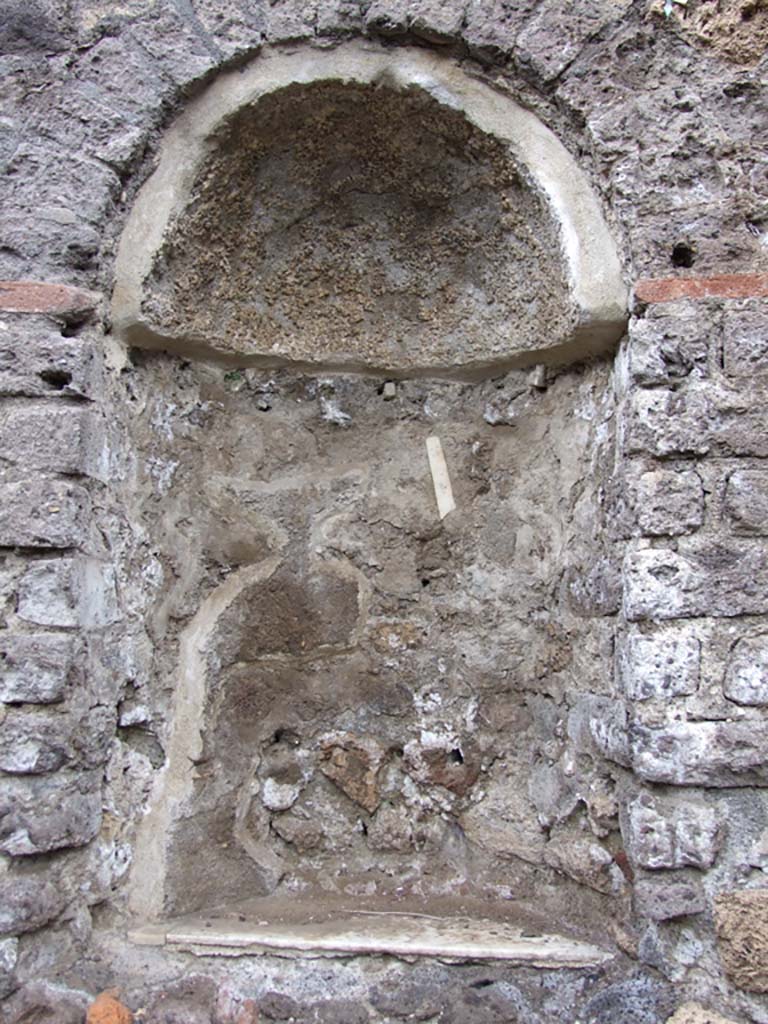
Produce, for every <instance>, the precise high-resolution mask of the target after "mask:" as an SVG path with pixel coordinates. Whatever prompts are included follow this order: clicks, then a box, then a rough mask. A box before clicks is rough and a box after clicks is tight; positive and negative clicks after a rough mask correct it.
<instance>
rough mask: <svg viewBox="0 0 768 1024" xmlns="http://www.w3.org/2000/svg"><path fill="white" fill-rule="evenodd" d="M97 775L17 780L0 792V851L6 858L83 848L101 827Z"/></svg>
mask: <svg viewBox="0 0 768 1024" xmlns="http://www.w3.org/2000/svg"><path fill="white" fill-rule="evenodd" d="M101 774H102V773H101V772H100V771H92V772H77V773H72V774H71V773H65V772H60V773H59V774H57V775H49V776H24V777H21V776H17V777H10V778H7V779H5V780H4V783H3V787H2V790H1V791H0V851H2V852H3V853H8V854H11V855H12V856H28V855H31V854H38V853H47V852H49V851H50V850H59V849H62V848H65V847H76V846H83V845H84V844H85V843H87V842H89V841H90V840H91V839H93V837H94V836H95V835H96V833H97V832H98V830H99V826H100V824H101Z"/></svg>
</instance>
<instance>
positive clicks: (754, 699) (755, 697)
mask: <svg viewBox="0 0 768 1024" xmlns="http://www.w3.org/2000/svg"><path fill="white" fill-rule="evenodd" d="M723 693H724V694H725V696H726V697H727V698H728V699H729V700H732V701H734V702H735V703H736V704H747V705H762V704H768V633H762V634H760V635H759V636H750V637H744V638H743V639H741V640H739V642H738V643H737V644H736V646H735V648H734V649H733V652H732V654H731V659H730V661H729V663H728V668H727V669H726V672H725V681H724V683H723Z"/></svg>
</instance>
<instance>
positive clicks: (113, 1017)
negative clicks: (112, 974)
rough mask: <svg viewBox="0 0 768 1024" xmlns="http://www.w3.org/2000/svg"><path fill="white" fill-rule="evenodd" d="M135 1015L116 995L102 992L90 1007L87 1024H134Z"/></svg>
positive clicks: (86, 1019) (86, 1018)
mask: <svg viewBox="0 0 768 1024" xmlns="http://www.w3.org/2000/svg"><path fill="white" fill-rule="evenodd" d="M132 1021H133V1014H132V1013H131V1011H130V1010H129V1009H128V1007H127V1006H125V1005H124V1004H123V1003H121V1002H120V1000H119V999H118V998H117V996H116V995H115V994H113V993H112V992H102V993H101V995H98V996H96V998H95V999H94V1001H93V1002H92V1003H91V1005H90V1006H89V1007H88V1013H87V1014H86V1016H85V1024H132Z"/></svg>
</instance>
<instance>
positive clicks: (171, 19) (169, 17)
mask: <svg viewBox="0 0 768 1024" xmlns="http://www.w3.org/2000/svg"><path fill="white" fill-rule="evenodd" d="M280 6H285V5H284V4H280ZM128 32H129V34H130V35H131V36H132V37H133V38H134V39H135V40H136V41H137V42H138V44H139V46H141V47H142V48H143V49H144V50H146V51H147V52H148V53H149V54H150V55H151V56H152V57H153V59H154V62H155V66H156V68H157V69H159V70H161V71H162V72H163V73H164V74H166V75H168V77H169V78H170V79H171V80H172V81H173V82H174V83H175V84H176V85H177V86H179V87H180V88H187V87H188V86H190V85H191V84H192V83H193V82H196V81H199V80H200V79H201V78H203V77H205V75H207V74H208V73H209V72H210V71H213V70H214V69H215V68H216V66H217V64H218V63H219V62H220V61H221V54H220V53H218V52H217V47H216V45H215V43H214V42H213V40H212V39H211V38H210V37H209V38H206V37H205V34H204V33H203V32H201V31H200V27H199V25H197V24H195V21H194V19H193V18H190V17H188V16H187V11H186V10H185V8H184V7H177V6H176V5H175V4H174V3H172V2H171V0H156V2H155V3H153V4H152V7H151V13H150V14H149V16H148V17H144V18H141V19H136V20H134V21H133V23H132V24H131V26H130V29H129V30H128Z"/></svg>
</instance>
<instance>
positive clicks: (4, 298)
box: [0, 281, 101, 318]
mask: <svg viewBox="0 0 768 1024" xmlns="http://www.w3.org/2000/svg"><path fill="white" fill-rule="evenodd" d="M100 301H101V296H100V295H99V294H97V293H96V292H87V291H85V290H84V289H83V288H74V287H72V286H71V285H66V284H49V283H48V282H46V281H0V311H2V312H4V313H49V314H51V315H53V316H63V317H66V318H68V317H78V316H84V315H85V314H86V313H91V312H93V310H94V309H95V308H96V307H97V306H98V304H99V302H100Z"/></svg>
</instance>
